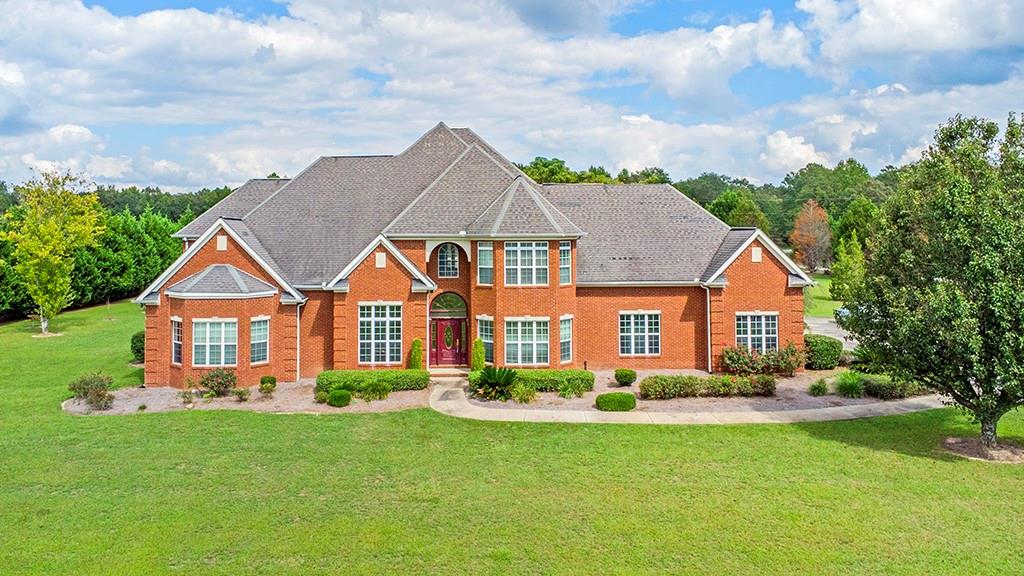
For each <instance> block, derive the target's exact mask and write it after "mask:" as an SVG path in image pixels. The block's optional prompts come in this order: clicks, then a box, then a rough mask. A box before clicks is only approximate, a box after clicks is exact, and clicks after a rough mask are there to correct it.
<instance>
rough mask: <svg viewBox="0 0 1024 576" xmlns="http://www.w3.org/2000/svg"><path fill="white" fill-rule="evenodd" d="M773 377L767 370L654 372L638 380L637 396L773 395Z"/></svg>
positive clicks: (667, 397)
mask: <svg viewBox="0 0 1024 576" xmlns="http://www.w3.org/2000/svg"><path fill="white" fill-rule="evenodd" d="M774 395H775V378H774V377H773V376H771V375H770V374H758V375H755V376H732V375H713V376H707V377H700V376H668V375H654V376H648V377H646V378H644V379H643V380H642V381H641V382H640V397H641V398H648V399H651V400H667V399H670V398H690V397H696V396H707V397H727V396H774Z"/></svg>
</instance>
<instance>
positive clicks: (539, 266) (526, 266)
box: [505, 242, 548, 286]
mask: <svg viewBox="0 0 1024 576" xmlns="http://www.w3.org/2000/svg"><path fill="white" fill-rule="evenodd" d="M547 283H548V243H547V242H505V285H506V286H547Z"/></svg>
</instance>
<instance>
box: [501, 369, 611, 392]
mask: <svg viewBox="0 0 1024 576" xmlns="http://www.w3.org/2000/svg"><path fill="white" fill-rule="evenodd" d="M516 381H517V382H524V383H527V384H530V385H532V386H533V387H534V389H535V390H537V391H538V392H558V391H560V390H561V389H562V387H563V385H564V384H566V383H569V384H570V386H572V387H573V388H574V389H577V388H578V389H581V390H582V391H583V392H589V391H590V390H593V389H594V373H593V372H590V371H588V370H577V369H572V368H569V369H565V370H558V369H551V368H537V369H527V370H517V371H516Z"/></svg>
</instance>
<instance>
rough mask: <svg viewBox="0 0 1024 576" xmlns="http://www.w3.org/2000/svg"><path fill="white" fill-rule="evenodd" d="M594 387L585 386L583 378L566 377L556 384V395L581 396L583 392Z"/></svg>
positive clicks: (565, 396) (566, 396)
mask: <svg viewBox="0 0 1024 576" xmlns="http://www.w3.org/2000/svg"><path fill="white" fill-rule="evenodd" d="M593 389H594V387H593V386H590V387H589V388H588V387H587V384H586V382H585V381H584V380H580V379H576V378H573V379H566V380H565V381H564V382H562V383H561V384H560V385H559V386H558V395H559V396H561V397H562V398H579V397H581V396H583V394H584V393H585V392H589V391H590V390H593Z"/></svg>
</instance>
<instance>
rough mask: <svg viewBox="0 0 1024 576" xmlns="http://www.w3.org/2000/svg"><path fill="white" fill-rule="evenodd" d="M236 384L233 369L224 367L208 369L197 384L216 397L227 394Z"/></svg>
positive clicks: (236, 380)
mask: <svg viewBox="0 0 1024 576" xmlns="http://www.w3.org/2000/svg"><path fill="white" fill-rule="evenodd" d="M237 385H238V378H237V377H235V372H234V370H228V369H226V368H216V369H214V370H210V371H209V372H207V373H206V374H203V377H202V378H200V379H199V386H201V387H202V388H203V389H204V390H206V391H207V392H210V393H211V394H212V395H213V396H216V397H218V398H219V397H221V396H227V395H228V393H230V392H231V389H232V388H235V387H237Z"/></svg>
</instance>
